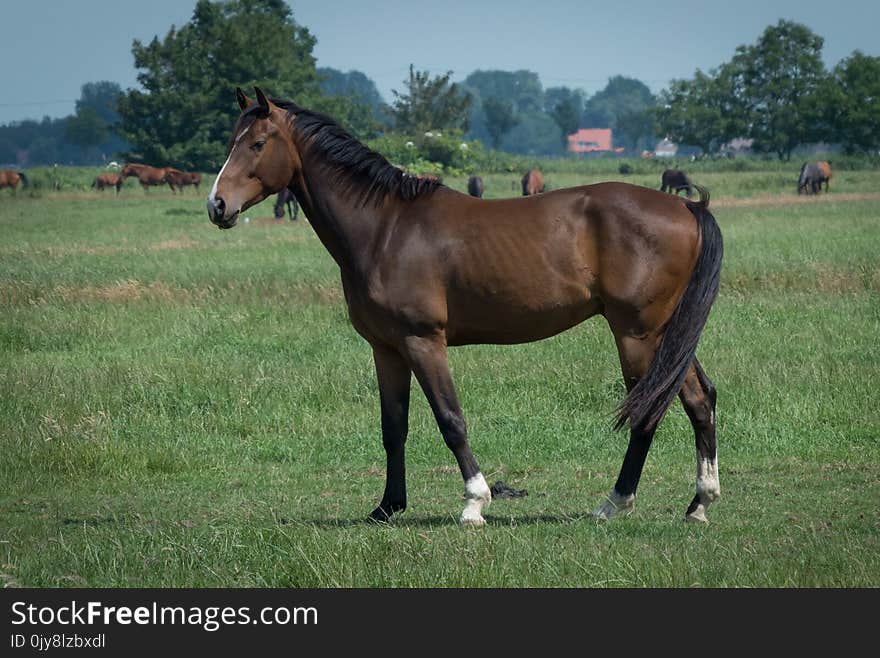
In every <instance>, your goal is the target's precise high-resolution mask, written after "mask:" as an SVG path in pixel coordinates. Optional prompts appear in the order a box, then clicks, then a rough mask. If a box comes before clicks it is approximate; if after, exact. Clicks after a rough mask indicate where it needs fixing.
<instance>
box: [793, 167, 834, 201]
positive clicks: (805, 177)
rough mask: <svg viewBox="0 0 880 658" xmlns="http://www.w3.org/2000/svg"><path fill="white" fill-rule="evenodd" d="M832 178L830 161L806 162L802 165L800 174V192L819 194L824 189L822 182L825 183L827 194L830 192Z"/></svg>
mask: <svg viewBox="0 0 880 658" xmlns="http://www.w3.org/2000/svg"><path fill="white" fill-rule="evenodd" d="M830 180H831V164H830V163H828V162H805V163H804V164H802V165H801V173H800V175H799V176H798V188H797V190H798V194H819V192H821V191H822V183H825V194H828V183H829V181H830Z"/></svg>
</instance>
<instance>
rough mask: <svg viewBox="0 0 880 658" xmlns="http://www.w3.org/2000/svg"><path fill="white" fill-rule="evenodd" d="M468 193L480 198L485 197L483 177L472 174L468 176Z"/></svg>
mask: <svg viewBox="0 0 880 658" xmlns="http://www.w3.org/2000/svg"><path fill="white" fill-rule="evenodd" d="M468 194H470V195H471V196H475V197H477V198H478V199H482V198H483V179H482V178H480V177H479V176H471V177H470V178H468Z"/></svg>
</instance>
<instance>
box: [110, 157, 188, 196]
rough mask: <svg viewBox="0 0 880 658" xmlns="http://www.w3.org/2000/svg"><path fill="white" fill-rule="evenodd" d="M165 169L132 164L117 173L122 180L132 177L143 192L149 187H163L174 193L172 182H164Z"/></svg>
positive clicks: (174, 188)
mask: <svg viewBox="0 0 880 658" xmlns="http://www.w3.org/2000/svg"><path fill="white" fill-rule="evenodd" d="M166 172H167V169H165V168H158V167H150V166H149V165H143V164H132V163H129V164H127V165H125V166H124V167H123V168H122V171H121V172H119V175H120V177H121V178H122V180H125V179H126V178H128V177H129V176H134V177H136V178H137V179H138V182H140V184H141V187H142V188H144V192H146V191H147V190H148V189H149V188H150V187H153V186H154V185H165V184H167V185H168V187H170V188H171V191H172V192H174V191H176V189H177V188H176V187H175V185H174V183H173V182H171V181H169V180H166V178H165V174H166Z"/></svg>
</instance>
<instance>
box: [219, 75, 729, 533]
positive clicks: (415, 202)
mask: <svg viewBox="0 0 880 658" xmlns="http://www.w3.org/2000/svg"><path fill="white" fill-rule="evenodd" d="M236 96H237V98H238V103H239V106H240V107H241V110H242V111H241V115H240V117H239V119H238V123H237V124H236V126H235V129H234V131H233V133H232V139H231V140H230V146H229V150H228V157H227V159H226V162H225V164H224V165H223V168H222V169H221V171H220V174H219V175H218V176H217V179H216V181H215V183H214V187H213V188H212V189H211V193H210V195H209V196H208V199H207V209H208V215H209V217H210V220H211V222H213V223H214V224H215V225H216V226H218V227H219V228H221V229H231V228H232V227H234V226H235V225H236V223H237V222H238V218H239V217H240V216H241V213H242V211H244V210H246V209H247V208H249V207H251V206H253V205H254V204H256V203H259V202H260V201H262V200H263V199H265V198H266V197H267V196H269V195H271V194H275V193H277V192H279V191H281V190H282V189H284V188H285V187H289V188H290V189H292V190H293V191H294V193H295V194H296V198H297V200H298V201H299V202H300V204H301V205H302V207H303V210H304V211H305V212H306V214H307V215H308V217H309V222H310V223H311V225H312V226H313V227H314V229H315V232H316V233H317V235H318V238H319V239H320V240H321V242H322V243H323V244H324V246H325V247H326V249H327V251H328V252H329V253H330V255H331V256H332V257H333V259H334V260H335V261H336V263H337V264H338V265H339V269H340V273H341V276H342V285H343V290H344V292H345V301H346V304H347V306H348V313H349V318H350V319H351V322H352V324H353V325H354V328H355V329H356V330H357V332H358V333H359V334H360V335H361V336H362V337H363V338H364V339H366V341H367V342H368V343H369V344H370V346H371V347H372V351H373V360H374V362H375V368H376V377H377V379H378V387H379V398H380V406H381V412H382V443H383V445H384V448H385V454H386V467H387V474H386V482H385V491H384V494H383V496H382V499H381V501H380V502H379V505H378V506H377V507H376V509H374V510H373V512H372V513H371V514H370V518H371V519H373V520H376V521H381V522H384V521H387V520H388V519H389V518H390V517H391V516H392V514H394V513H395V512H400V511H401V510H403V509H405V508H406V504H407V497H406V481H405V471H406V468H405V464H404V462H405V457H404V453H405V450H404V448H405V443H406V438H407V428H408V416H409V411H408V410H409V400H410V384H411V378H412V376H413V375H414V376H415V379H416V381H417V382H418V383H419V385H420V386H421V389H422V391H423V392H424V394H425V396H426V397H427V399H428V402H429V404H430V406H431V410H432V411H433V413H434V417H435V420H436V422H437V425H438V426H439V429H440V432H441V434H442V435H443V439H444V441H445V442H446V445H447V446H448V447H449V449H450V450H451V451H452V454H453V455H454V457H455V459H456V461H457V462H458V466H459V469H460V470H461V475H462V478H463V480H464V489H465V497H466V500H467V502H466V506H465V508H464V511H463V512H462V514H461V523H462V524H470V525H482V524H483V523H484V522H485V521H484V519H483V516H482V511H483V508H484V507H485V506H486V505H488V504H489V502H490V501H491V491H490V489H489V486H488V485H487V484H486V480H485V478H484V477H483V475H482V473H481V471H480V468H479V466H478V465H477V461H476V459H475V458H474V455H473V453H472V451H471V448H470V444H469V442H468V432H467V424H466V422H465V418H464V415H463V413H462V409H461V406H460V404H459V401H458V396H457V394H456V390H455V385H454V383H453V379H452V374H451V373H450V369H449V362H448V357H447V350H448V348H450V347H452V346H455V345H467V344H475V343H496V344H513V343H528V342H532V341H537V340H541V339H543V338H547V337H549V336H553V335H555V334H558V333H560V332H562V331H565V330H566V329H569V328H571V327H574V326H575V325H577V324H579V323H581V322H583V321H584V320H586V319H587V318H589V317H591V316H593V315H602V316H604V318H605V319H606V321H607V323H608V326H609V327H610V329H611V332H612V334H613V335H614V340H615V342H616V344H617V350H618V353H619V356H620V364H621V369H622V371H623V379H624V382H625V384H626V387H627V389H628V394H627V396H626V398H625V399H624V401H623V402H622V403H621V406H620V408H619V409H618V417H617V427H623V426H624V425H625V424H627V423H628V424H629V427H630V439H629V448H628V449H627V451H626V456H625V457H624V460H623V466H622V467H621V470H620V475H619V477H618V478H617V482H616V483H615V485H614V488H613V489H612V490H611V492H610V493H609V495H608V496H607V497H606V498H605V500H604V501H602V502H601V503H600V504H599V506H598V507H597V508H596V509H595V510H594V512H593V513H594V514H595V516H597V517H599V518H603V519H608V518H612V517H616V516H625V515H627V514H629V513H630V512H631V511H632V509H633V505H634V501H635V493H636V487H637V486H638V483H639V478H640V477H641V473H642V467H643V465H644V462H645V458H646V457H647V454H648V449H649V447H650V445H651V441H652V439H653V437H654V432H655V430H656V428H657V424H658V423H659V422H660V420H661V419H662V418H663V416H664V414H665V413H666V410H667V408H668V407H669V405H670V404H671V403H672V402H673V400H674V399H675V397H676V396H678V397H680V399H681V401H682V403H683V405H684V408H685V410H686V412H687V415H688V417H689V419H690V421H691V424H692V425H693V428H694V433H695V440H696V453H697V477H696V495H694V497H693V499H692V500H691V502H690V504H689V506H688V507H687V509H686V512H685V518H686V519H688V520H691V521H705V520H706V508H707V507H708V506H709V504H710V503H712V502H713V501H715V499H716V498H717V497H718V496H719V495H720V487H719V484H718V462H717V457H716V443H715V398H716V395H715V388H714V386H713V385H712V383H711V381H710V380H709V378H708V377H707V375H706V373H705V372H704V371H703V368H702V367H701V365H700V363H699V362H698V361H697V359H696V357H695V353H696V348H697V342H698V340H699V338H700V335H701V332H702V330H703V327H704V325H705V323H706V320H707V318H708V315H709V310H710V308H711V306H712V303H713V301H714V300H715V296H716V294H717V291H718V282H719V277H720V271H721V260H722V251H723V249H722V239H721V233H720V230H719V228H718V225H717V223H716V222H715V219H714V217H713V216H712V214H711V213H710V212H709V210H708V194H706V193H705V191H704V190H701V193H700V200H699V201H697V202H690V201H685V200H682V199H679V198H677V197H673V196H671V195H668V194H662V193H660V192H657V191H654V190H650V189H647V188H644V187H639V186H635V185H629V184H626V183H600V184H597V185H588V186H585V187H576V188H570V189H561V190H556V191H553V192H548V193H546V194H540V195H537V196H529V197H525V198H514V199H493V200H485V199H475V198H473V197H471V196H468V195H466V194H461V193H460V192H456V191H455V190H452V189H450V188H448V187H445V186H443V185H442V184H439V183H438V182H436V181H431V180H425V179H420V178H418V177H415V176H411V175H408V174H406V173H404V172H402V171H400V170H399V169H397V168H395V167H394V166H392V165H391V164H389V163H388V161H387V160H386V159H385V158H384V157H382V156H381V155H379V154H378V153H376V152H374V151H371V150H370V149H368V148H367V147H365V146H364V145H363V144H361V143H360V142H358V141H357V140H356V139H355V138H353V137H352V136H351V135H349V134H348V133H347V132H346V131H345V130H344V129H343V128H341V127H340V126H339V124H337V123H336V122H335V121H333V120H332V119H330V118H329V117H326V116H324V115H322V114H318V113H316V112H312V111H310V110H307V109H305V108H302V107H299V106H298V105H296V104H295V103H293V102H290V101H282V100H276V99H272V100H270V99H268V98H267V97H266V96H265V94H263V92H262V91H260V90H259V89H257V90H256V100H255V101H254V100H251V99H249V98H247V97H246V96H245V95H244V93H243V92H242V91H241V90H240V89H236ZM585 356H587V355H585Z"/></svg>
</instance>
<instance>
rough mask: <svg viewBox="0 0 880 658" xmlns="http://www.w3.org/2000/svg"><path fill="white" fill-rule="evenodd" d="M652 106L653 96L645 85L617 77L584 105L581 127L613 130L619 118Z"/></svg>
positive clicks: (620, 76) (632, 79)
mask: <svg viewBox="0 0 880 658" xmlns="http://www.w3.org/2000/svg"><path fill="white" fill-rule="evenodd" d="M654 104H655V101H654V96H653V94H651V90H650V89H648V87H647V85H645V83H643V82H641V81H639V80H636V79H634V78H627V77H624V76H622V75H617V76H614V77H613V78H611V79H609V80H608V84H607V85H605V88H604V89H602V90H601V91H598V92H596V94H594V95H593V96H591V97H590V98H589V99H588V100H587V102H586V103H585V104H584V112H583V115H582V116H581V125H582V126H583V127H585V128H612V129H613V128H616V127H617V118H618V117H619V116H621V115H623V114H627V113H631V112H638V111H642V110H646V109H648V108H650V107H653V106H654Z"/></svg>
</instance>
